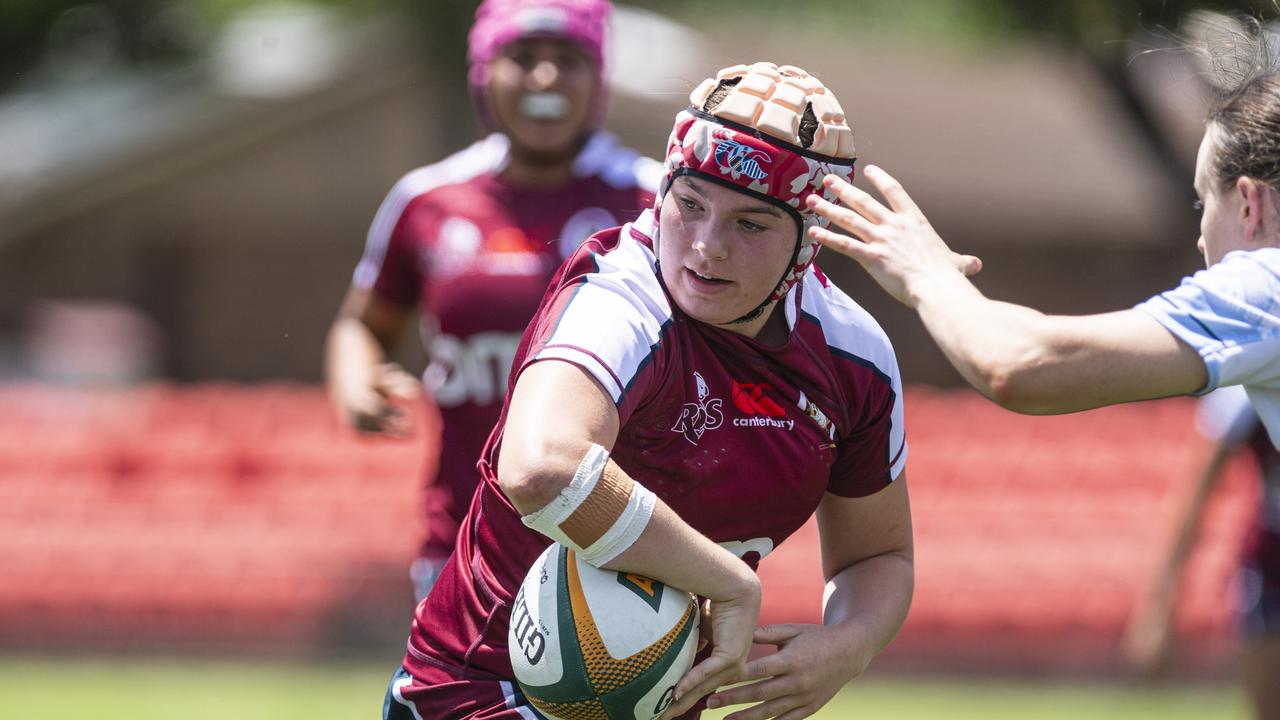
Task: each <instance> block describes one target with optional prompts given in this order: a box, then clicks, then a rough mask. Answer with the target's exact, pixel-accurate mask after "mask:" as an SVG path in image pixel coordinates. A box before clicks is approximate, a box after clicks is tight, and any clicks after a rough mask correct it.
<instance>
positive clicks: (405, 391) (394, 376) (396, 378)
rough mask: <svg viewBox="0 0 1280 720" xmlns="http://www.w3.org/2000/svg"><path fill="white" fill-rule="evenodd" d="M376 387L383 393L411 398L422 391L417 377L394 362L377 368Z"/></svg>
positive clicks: (406, 398)
mask: <svg viewBox="0 0 1280 720" xmlns="http://www.w3.org/2000/svg"><path fill="white" fill-rule="evenodd" d="M377 384H378V389H379V391H380V392H382V393H383V394H385V395H391V396H394V397H398V398H403V399H405V400H412V399H414V398H416V397H418V395H419V394H420V393H421V392H422V384H421V383H419V382H418V380H417V378H415V377H414V376H412V375H410V374H409V373H407V372H405V371H404V368H402V367H400V366H399V365H397V364H395V363H387V364H385V365H383V366H381V367H380V368H379V369H378V383H377Z"/></svg>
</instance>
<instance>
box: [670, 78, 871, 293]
mask: <svg viewBox="0 0 1280 720" xmlns="http://www.w3.org/2000/svg"><path fill="white" fill-rule="evenodd" d="M725 81H729V82H730V83H734V84H733V86H732V88H731V89H730V90H729V94H728V95H726V96H725V98H724V99H723V100H722V101H721V102H720V104H719V105H717V106H716V107H715V108H714V109H712V110H709V111H708V110H704V109H703V108H704V107H705V106H706V103H707V100H708V98H709V97H710V96H711V94H712V92H714V91H715V89H716V88H717V87H718V86H720V84H721V83H724V82H725ZM689 101H690V103H691V106H690V107H689V109H688V110H684V111H681V112H680V114H679V115H677V116H676V122H675V127H674V128H673V129H672V131H671V138H670V140H669V141H668V142H667V156H666V171H667V172H666V176H665V177H664V178H663V180H662V184H661V187H660V188H659V193H658V200H657V206H658V207H659V209H660V208H661V203H662V198H663V197H664V196H665V195H666V194H667V190H668V189H670V188H671V183H672V181H674V180H675V179H676V178H677V177H679V176H681V175H693V176H696V177H701V178H706V179H708V180H711V181H713V182H716V183H720V184H722V185H727V186H729V187H732V188H733V189H735V190H738V191H740V192H745V193H747V194H749V195H754V196H757V197H759V198H761V199H764V200H766V201H768V202H770V203H773V204H774V205H777V206H778V207H780V208H782V209H783V210H785V211H787V212H788V213H789V214H790V215H791V216H792V217H794V218H795V219H796V223H797V224H798V225H799V226H800V237H799V239H798V241H797V243H796V251H795V255H794V257H793V258H792V261H791V265H790V267H789V268H788V269H787V270H786V271H785V272H784V274H783V276H782V280H781V281H780V282H779V283H778V287H777V288H776V289H775V290H774V291H773V293H772V294H771V295H770V296H769V299H768V300H766V301H765V305H767V304H768V303H770V302H772V301H774V300H778V299H780V298H782V297H784V296H785V295H786V294H787V292H788V291H789V290H790V289H791V287H792V286H793V285H795V284H796V283H797V282H799V281H800V279H801V278H802V277H804V273H805V270H807V269H808V267H809V265H811V264H812V263H813V258H814V256H815V255H817V254H818V248H819V247H820V246H819V245H818V243H817V241H815V240H814V239H813V238H811V237H809V233H807V232H806V229H807V228H808V227H809V226H810V225H818V226H821V227H825V226H826V225H827V221H826V220H825V219H824V218H823V217H821V216H819V215H817V214H816V213H813V212H812V211H810V210H809V209H808V207H806V205H805V199H806V198H808V197H809V196H810V195H812V194H815V193H817V194H818V195H819V196H820V197H822V198H824V199H826V200H829V201H831V202H837V199H836V197H835V196H834V195H833V194H832V193H830V192H829V191H828V190H827V189H826V187H825V186H823V184H822V180H823V178H824V177H826V176H827V175H828V174H834V175H838V176H840V177H842V178H844V179H846V180H851V179H852V178H853V166H854V161H855V159H856V158H855V156H854V149H853V131H852V130H850V129H849V125H848V123H846V122H845V116H844V110H843V109H841V107H840V103H839V102H837V101H836V98H835V96H834V95H832V94H831V92H830V91H829V90H827V88H826V87H824V86H823V84H822V83H821V82H819V81H818V79H817V78H815V77H813V76H811V75H809V73H807V72H805V71H804V70H801V69H800V68H797V67H792V66H790V65H783V66H782V67H778V66H777V65H774V64H773V63H763V62H760V63H756V64H754V65H751V66H747V65H736V66H734V67H730V68H725V69H723V70H721V71H720V72H718V73H716V77H714V78H708V79H706V80H703V81H702V84H700V85H698V87H697V89H695V90H694V91H693V92H692V93H691V94H690V95H689ZM806 111H812V113H813V117H812V120H814V121H816V123H817V127H816V131H815V132H814V137H813V142H812V143H811V144H810V145H809V146H808V147H804V146H803V145H802V140H801V139H800V121H801V118H802V117H803V116H804V115H805V113H806ZM763 307H764V305H762V306H761V308H763ZM759 309H760V308H757V311H756V312H758V311H759Z"/></svg>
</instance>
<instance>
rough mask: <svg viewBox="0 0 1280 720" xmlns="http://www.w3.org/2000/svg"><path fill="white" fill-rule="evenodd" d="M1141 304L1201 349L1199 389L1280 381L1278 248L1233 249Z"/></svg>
mask: <svg viewBox="0 0 1280 720" xmlns="http://www.w3.org/2000/svg"><path fill="white" fill-rule="evenodd" d="M1137 309H1138V310H1140V311H1142V312H1145V313H1147V314H1149V315H1151V316H1152V317H1154V318H1155V319H1156V320H1157V321H1158V322H1159V323H1160V324H1161V325H1163V326H1164V327H1165V328H1166V329H1167V330H1168V331H1169V332H1171V333H1173V334H1174V335H1175V336H1176V337H1177V338H1178V339H1179V340H1181V341H1183V342H1185V343H1186V344H1188V345H1190V346H1191V347H1192V348H1194V349H1195V350H1196V352H1198V353H1199V354H1200V357H1201V358H1202V359H1203V360H1204V364H1205V368H1206V370H1208V374H1209V382H1208V384H1207V385H1205V387H1204V388H1202V389H1201V390H1200V393H1206V392H1208V391H1210V390H1213V389H1214V388H1217V387H1220V386H1223V385H1241V384H1245V385H1276V384H1277V383H1280V248H1268V249H1265V250H1257V251H1253V252H1234V253H1230V254H1228V255H1227V257H1225V258H1223V260H1222V261H1221V262H1219V263H1217V264H1216V265H1214V266H1213V267H1211V268H1209V269H1208V270H1201V271H1200V272H1198V273H1196V274H1195V275H1193V276H1191V277H1189V278H1186V279H1184V280H1183V281H1182V284H1180V285H1179V286H1178V287H1176V288H1174V289H1172V290H1169V291H1166V292H1163V293H1160V294H1159V295H1156V296H1155V297H1153V298H1151V299H1150V300H1147V301H1146V302H1143V303H1141V304H1139V305H1138V306H1137Z"/></svg>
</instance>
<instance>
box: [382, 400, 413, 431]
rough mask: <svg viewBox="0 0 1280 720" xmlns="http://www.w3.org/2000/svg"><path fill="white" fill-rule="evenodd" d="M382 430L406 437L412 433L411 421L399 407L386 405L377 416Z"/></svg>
mask: <svg viewBox="0 0 1280 720" xmlns="http://www.w3.org/2000/svg"><path fill="white" fill-rule="evenodd" d="M379 420H380V422H381V425H382V431H383V432H384V433H386V434H388V435H393V436H395V437H408V436H409V435H411V434H412V433H413V422H412V421H411V420H410V419H409V416H408V415H407V414H406V413H405V412H404V411H403V410H401V409H400V408H397V407H395V406H392V405H388V406H387V407H386V409H385V410H384V411H383V412H382V415H381V417H380V418H379Z"/></svg>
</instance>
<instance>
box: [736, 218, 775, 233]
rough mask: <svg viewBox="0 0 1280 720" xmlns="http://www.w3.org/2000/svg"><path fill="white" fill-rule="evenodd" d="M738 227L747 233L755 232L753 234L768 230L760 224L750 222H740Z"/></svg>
mask: <svg viewBox="0 0 1280 720" xmlns="http://www.w3.org/2000/svg"><path fill="white" fill-rule="evenodd" d="M738 227H740V228H742V229H743V230H746V231H747V232H753V233H754V232H760V231H761V230H767V229H768V228H766V227H765V226H764V225H761V224H760V223H758V222H751V221H750V220H739V221H738Z"/></svg>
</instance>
